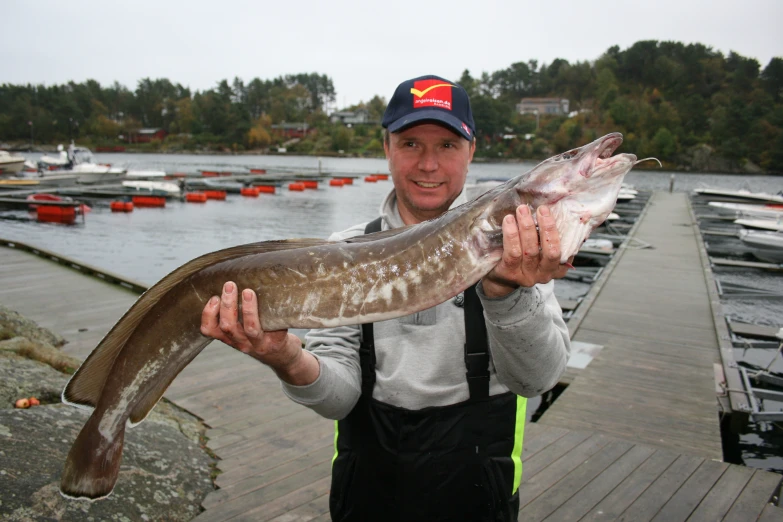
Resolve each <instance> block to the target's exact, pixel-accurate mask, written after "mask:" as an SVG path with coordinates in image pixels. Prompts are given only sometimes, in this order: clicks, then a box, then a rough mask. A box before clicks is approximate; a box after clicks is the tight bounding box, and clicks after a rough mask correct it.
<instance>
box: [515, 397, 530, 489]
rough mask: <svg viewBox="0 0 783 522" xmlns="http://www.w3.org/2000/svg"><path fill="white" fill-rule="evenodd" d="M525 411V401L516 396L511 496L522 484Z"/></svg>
mask: <svg viewBox="0 0 783 522" xmlns="http://www.w3.org/2000/svg"><path fill="white" fill-rule="evenodd" d="M526 410H527V399H526V398H524V397H520V396H517V420H516V426H515V427H514V449H513V450H511V461H512V462H513V463H514V487H513V489H512V490H511V494H512V495H513V494H514V493H516V491H517V490H518V489H519V484H520V483H521V482H522V442H523V441H524V439H525V411H526Z"/></svg>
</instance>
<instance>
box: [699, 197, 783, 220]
mask: <svg viewBox="0 0 783 522" xmlns="http://www.w3.org/2000/svg"><path fill="white" fill-rule="evenodd" d="M707 205H709V206H710V207H712V208H713V209H715V210H716V211H717V212H719V213H721V214H727V215H734V216H736V217H750V218H762V219H770V218H771V219H777V218H781V217H783V206H779V205H771V204H767V205H751V204H749V203H730V202H725V201H710V202H709V203H707Z"/></svg>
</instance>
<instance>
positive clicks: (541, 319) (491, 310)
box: [478, 281, 571, 397]
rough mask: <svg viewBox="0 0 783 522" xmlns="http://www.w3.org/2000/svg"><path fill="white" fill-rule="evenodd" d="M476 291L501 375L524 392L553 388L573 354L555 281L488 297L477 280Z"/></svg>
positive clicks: (516, 390) (533, 393) (511, 386)
mask: <svg viewBox="0 0 783 522" xmlns="http://www.w3.org/2000/svg"><path fill="white" fill-rule="evenodd" d="M478 295H479V298H480V299H481V303H482V305H483V306H484V316H485V319H486V323H487V334H488V336H489V347H490V352H491V356H492V361H493V363H494V366H495V371H496V372H497V378H498V380H499V381H500V382H501V383H503V384H504V385H505V386H506V387H508V388H509V389H510V390H511V391H513V392H514V393H516V394H517V395H521V396H523V397H535V396H536V395H540V394H541V393H544V392H545V391H547V390H550V389H552V388H553V387H554V386H555V385H556V384H557V382H558V379H559V378H560V376H561V375H562V374H563V372H564V371H565V368H566V364H567V362H568V358H569V356H570V354H571V341H570V338H569V334H568V328H567V326H566V324H565V321H564V320H563V313H562V311H561V309H560V305H559V304H558V302H557V297H555V292H554V281H550V282H549V283H546V284H543V285H541V284H539V285H535V286H534V287H532V288H518V289H516V290H514V291H513V292H511V293H510V294H509V295H507V296H504V297H498V298H490V297H487V296H486V295H485V294H484V290H483V287H482V285H481V284H479V285H478Z"/></svg>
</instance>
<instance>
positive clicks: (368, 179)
mask: <svg viewBox="0 0 783 522" xmlns="http://www.w3.org/2000/svg"><path fill="white" fill-rule="evenodd" d="M364 181H365V182H367V183H375V182H376V181H378V178H376V177H375V176H365V177H364Z"/></svg>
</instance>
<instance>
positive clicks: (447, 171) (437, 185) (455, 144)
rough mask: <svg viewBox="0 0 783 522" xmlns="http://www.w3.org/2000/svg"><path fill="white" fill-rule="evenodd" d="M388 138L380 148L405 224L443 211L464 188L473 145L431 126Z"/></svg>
mask: <svg viewBox="0 0 783 522" xmlns="http://www.w3.org/2000/svg"><path fill="white" fill-rule="evenodd" d="M389 138H390V139H389V143H388V144H386V143H384V147H383V148H384V150H385V151H386V159H387V160H388V162H389V170H390V171H391V175H392V179H393V180H394V189H395V191H396V192H397V207H398V209H399V211H400V215H401V216H402V220H403V221H404V222H405V224H407V225H412V224H415V223H420V222H422V221H426V220H428V219H432V218H435V217H438V216H440V215H441V214H443V213H444V212H446V211H447V210H448V209H449V207H450V206H451V204H452V202H453V201H454V200H455V199H457V196H459V193H460V192H461V191H462V187H463V185H465V177H466V176H467V174H468V165H469V164H470V162H471V161H472V160H473V152H474V151H475V150H476V145H475V143H474V142H469V141H468V140H466V139H465V138H463V137H462V136H460V135H458V134H456V133H454V132H452V131H450V130H448V129H446V128H444V127H441V126H440V125H435V124H432V123H423V124H421V125H416V126H414V127H410V128H408V129H405V130H403V131H400V132H396V133H391V135H390V137H389Z"/></svg>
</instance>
